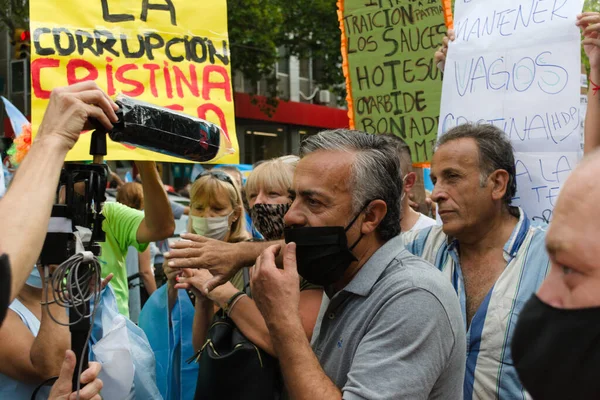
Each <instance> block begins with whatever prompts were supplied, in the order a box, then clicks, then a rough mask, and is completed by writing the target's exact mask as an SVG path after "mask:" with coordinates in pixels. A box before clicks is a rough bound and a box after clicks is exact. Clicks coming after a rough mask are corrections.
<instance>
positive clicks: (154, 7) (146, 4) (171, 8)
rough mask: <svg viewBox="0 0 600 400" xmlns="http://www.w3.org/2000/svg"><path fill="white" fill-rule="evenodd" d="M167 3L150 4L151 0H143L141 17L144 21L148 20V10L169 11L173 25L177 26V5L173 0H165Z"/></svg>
mask: <svg viewBox="0 0 600 400" xmlns="http://www.w3.org/2000/svg"><path fill="white" fill-rule="evenodd" d="M163 1H164V2H165V4H150V0H143V2H142V15H141V16H140V19H141V20H142V21H144V22H146V21H148V10H161V11H169V13H170V14H171V25H174V26H177V18H176V15H175V6H174V5H173V2H172V1H171V0H163Z"/></svg>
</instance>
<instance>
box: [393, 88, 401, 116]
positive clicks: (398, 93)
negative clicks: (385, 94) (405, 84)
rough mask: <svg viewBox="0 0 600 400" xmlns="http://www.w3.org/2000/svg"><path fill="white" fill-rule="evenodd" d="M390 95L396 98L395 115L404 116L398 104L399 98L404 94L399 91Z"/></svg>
mask: <svg viewBox="0 0 600 400" xmlns="http://www.w3.org/2000/svg"><path fill="white" fill-rule="evenodd" d="M390 94H391V95H392V96H393V97H394V115H398V114H402V109H401V108H400V105H399V104H398V97H400V96H401V95H402V92H401V91H397V92H392V93H390Z"/></svg>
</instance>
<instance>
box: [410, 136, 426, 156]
mask: <svg viewBox="0 0 600 400" xmlns="http://www.w3.org/2000/svg"><path fill="white" fill-rule="evenodd" d="M413 143H414V151H413V152H412V154H413V160H427V159H428V157H427V143H426V142H425V139H423V140H421V141H419V140H415V141H414V142H413Z"/></svg>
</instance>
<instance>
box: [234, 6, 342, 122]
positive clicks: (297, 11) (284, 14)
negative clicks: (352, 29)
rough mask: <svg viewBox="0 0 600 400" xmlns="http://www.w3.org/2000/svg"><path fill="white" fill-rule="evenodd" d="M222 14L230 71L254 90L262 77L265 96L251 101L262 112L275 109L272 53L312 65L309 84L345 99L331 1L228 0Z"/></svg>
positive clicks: (275, 58)
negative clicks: (226, 27) (312, 82)
mask: <svg viewBox="0 0 600 400" xmlns="http://www.w3.org/2000/svg"><path fill="white" fill-rule="evenodd" d="M227 9H228V24H229V41H230V45H231V60H232V67H233V70H234V71H235V72H236V73H237V72H241V73H243V74H244V77H245V79H248V80H250V81H251V82H252V83H253V86H254V87H255V86H256V83H257V82H258V81H260V80H261V79H264V78H266V80H267V84H268V93H269V94H270V96H269V97H268V98H267V99H266V100H265V102H264V103H262V104H258V101H257V99H256V98H255V99H254V102H255V103H256V104H258V105H259V107H261V109H262V110H263V112H266V113H267V114H269V113H271V112H272V111H273V109H274V107H276V106H277V99H276V97H277V91H276V87H277V79H276V76H275V63H276V62H277V60H278V57H279V54H278V48H284V49H285V50H286V51H285V52H286V54H288V55H293V56H297V57H299V58H308V57H312V59H313V60H318V62H317V66H318V68H317V71H316V72H317V73H316V76H314V80H315V81H316V82H317V84H318V85H319V86H320V87H321V88H322V89H329V90H332V91H333V92H335V93H337V94H339V95H341V96H342V98H344V97H345V95H344V93H345V85H344V76H343V72H342V68H341V64H342V56H341V52H340V30H339V22H338V19H337V6H336V3H335V0H228V3H227Z"/></svg>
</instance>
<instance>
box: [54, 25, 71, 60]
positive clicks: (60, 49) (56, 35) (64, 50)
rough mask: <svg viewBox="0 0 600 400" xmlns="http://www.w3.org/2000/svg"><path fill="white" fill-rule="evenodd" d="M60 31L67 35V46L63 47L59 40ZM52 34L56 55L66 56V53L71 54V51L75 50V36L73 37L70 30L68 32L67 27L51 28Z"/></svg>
mask: <svg viewBox="0 0 600 400" xmlns="http://www.w3.org/2000/svg"><path fill="white" fill-rule="evenodd" d="M61 33H64V34H65V36H66V37H67V40H68V45H67V47H63V46H62V43H61V42H60V36H61V35H60V34H61ZM52 36H53V37H54V47H55V48H56V50H57V51H58V55H60V56H68V55H71V54H73V52H74V51H75V38H74V37H73V35H72V34H71V32H69V30H68V29H67V28H53V29H52Z"/></svg>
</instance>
